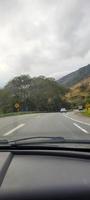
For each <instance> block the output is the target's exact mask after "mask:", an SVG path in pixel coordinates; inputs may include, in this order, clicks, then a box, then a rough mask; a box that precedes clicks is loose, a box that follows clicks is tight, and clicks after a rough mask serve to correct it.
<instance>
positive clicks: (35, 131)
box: [0, 112, 90, 139]
mask: <svg viewBox="0 0 90 200" xmlns="http://www.w3.org/2000/svg"><path fill="white" fill-rule="evenodd" d="M30 136H63V137H65V138H73V139H90V118H86V117H82V116H80V115H76V114H75V113H73V112H72V113H66V114H63V113H40V114H39V113H37V114H25V115H19V116H11V117H4V118H0V138H8V139H19V138H23V137H30Z"/></svg>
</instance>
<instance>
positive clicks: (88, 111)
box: [82, 108, 90, 117]
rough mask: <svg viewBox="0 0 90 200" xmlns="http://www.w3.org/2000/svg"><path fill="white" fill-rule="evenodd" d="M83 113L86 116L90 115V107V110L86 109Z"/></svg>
mask: <svg viewBox="0 0 90 200" xmlns="http://www.w3.org/2000/svg"><path fill="white" fill-rule="evenodd" d="M82 114H83V115H84V116H87V117H90V108H89V109H88V110H86V109H85V110H84V111H83V112H82Z"/></svg>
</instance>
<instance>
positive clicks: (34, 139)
mask: <svg viewBox="0 0 90 200" xmlns="http://www.w3.org/2000/svg"><path fill="white" fill-rule="evenodd" d="M64 140H65V139H64V137H53V136H52V137H51V136H50V137H49V136H37V137H36V136H35V137H34V136H33V137H25V138H21V139H16V140H11V141H9V143H10V144H16V145H17V144H19V145H23V144H33V143H35V144H38V143H51V141H52V143H53V142H55V141H58V142H64Z"/></svg>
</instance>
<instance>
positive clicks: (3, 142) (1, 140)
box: [0, 139, 9, 145]
mask: <svg viewBox="0 0 90 200" xmlns="http://www.w3.org/2000/svg"><path fill="white" fill-rule="evenodd" d="M1 144H9V141H8V140H7V139H0V145H1Z"/></svg>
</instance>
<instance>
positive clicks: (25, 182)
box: [0, 150, 90, 199]
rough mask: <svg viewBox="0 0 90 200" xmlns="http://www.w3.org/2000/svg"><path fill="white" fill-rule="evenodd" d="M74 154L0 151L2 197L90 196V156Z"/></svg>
mask: <svg viewBox="0 0 90 200" xmlns="http://www.w3.org/2000/svg"><path fill="white" fill-rule="evenodd" d="M71 155H72V154H71V153H69V154H68V153H65V152H63V153H61V152H58V153H57V152H56V153H55V152H54V151H53V152H51V151H38V150H37V151H34V150H33V151H10V152H9V151H2V152H0V199H19V198H22V199H80V198H82V199H90V158H89V157H88V156H86V157H85V158H84V157H83V156H77V155H78V153H77V154H76V153H75V154H73V155H74V157H73V156H71Z"/></svg>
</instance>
